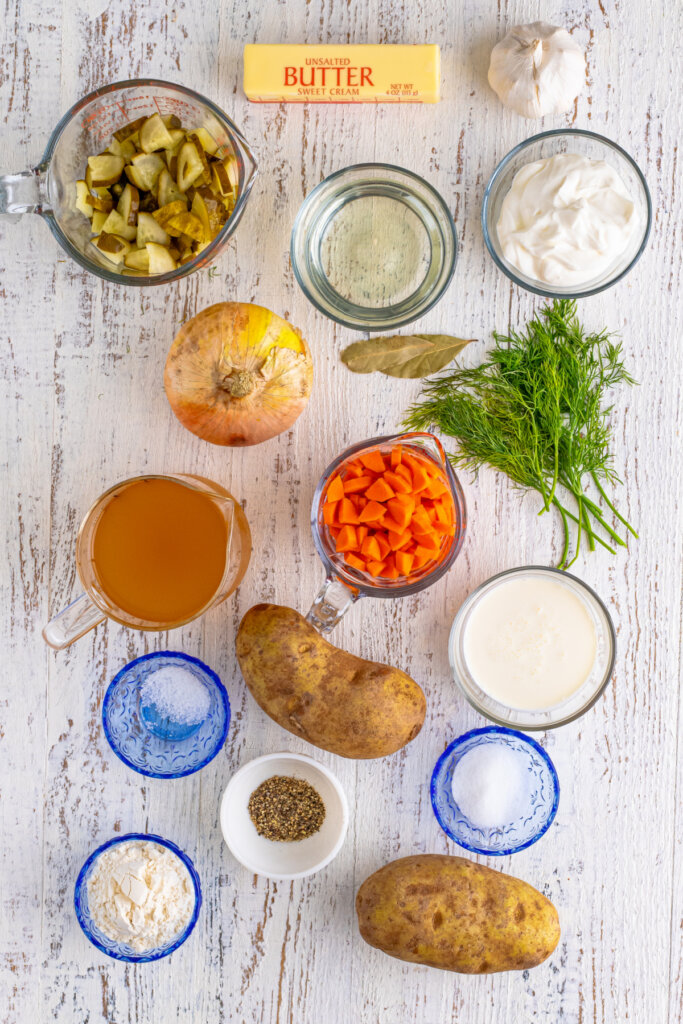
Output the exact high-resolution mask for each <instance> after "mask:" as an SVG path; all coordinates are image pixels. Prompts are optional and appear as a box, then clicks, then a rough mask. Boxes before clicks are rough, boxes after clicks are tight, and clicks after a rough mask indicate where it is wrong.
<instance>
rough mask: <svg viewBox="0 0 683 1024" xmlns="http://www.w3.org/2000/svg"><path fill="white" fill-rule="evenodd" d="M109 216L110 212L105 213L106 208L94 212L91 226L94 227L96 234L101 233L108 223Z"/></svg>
mask: <svg viewBox="0 0 683 1024" xmlns="http://www.w3.org/2000/svg"><path fill="white" fill-rule="evenodd" d="M108 216H109V214H108V213H105V212H104V210H95V211H94V212H93V215H92V225H91V227H92V230H93V231H94V232H95V234H96V235H99V233H100V231H101V230H102V228H103V227H104V225H105V224H106V223H107V217H108Z"/></svg>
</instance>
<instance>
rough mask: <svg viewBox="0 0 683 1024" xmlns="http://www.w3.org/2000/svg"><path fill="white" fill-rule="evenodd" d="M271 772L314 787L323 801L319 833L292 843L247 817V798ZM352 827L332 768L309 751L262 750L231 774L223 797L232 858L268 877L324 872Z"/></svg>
mask: <svg viewBox="0 0 683 1024" xmlns="http://www.w3.org/2000/svg"><path fill="white" fill-rule="evenodd" d="M273 775H290V776H292V777H293V778H295V779H303V780H304V781H305V782H308V783H310V784H311V786H314V787H315V789H317V791H318V793H319V794H320V796H321V798H322V800H323V803H324V804H325V820H324V821H323V824H322V826H321V828H320V831H319V832H316V833H315V834H314V835H312V836H309V838H308V839H301V840H299V841H298V842H294V843H280V842H276V841H274V840H272V839H265V838H264V837H263V836H260V835H259V834H258V832H257V831H256V828H255V826H254V823H253V822H252V820H251V818H250V817H249V810H248V803H249V797H250V796H251V794H252V793H253V792H254V790H255V789H256V787H257V786H260V785H261V783H262V782H265V780H266V779H269V778H271V776H273ZM348 826H349V805H348V802H347V800H346V794H345V793H344V790H343V789H342V788H341V785H340V783H339V780H338V779H337V778H336V777H335V776H334V775H333V774H332V772H331V771H330V770H329V768H325V766H324V765H322V764H319V763H318V762H317V761H314V760H313V758H312V757H307V756H306V755H305V754H289V753H284V752H283V753H280V754H264V755H263V757H257V758H255V759H254V760H253V761H249V762H248V763H247V764H245V765H242V767H241V768H240V769H239V771H237V772H236V773H235V775H233V777H232V778H231V779H230V782H229V783H228V785H227V787H226V789H225V792H224V793H223V799H222V800H221V830H222V832H223V838H224V839H225V842H226V843H227V845H228V849H229V850H230V852H231V853H232V855H233V857H235V859H236V860H238V861H239V862H240V864H242V865H244V867H245V868H248V869H249V871H253V872H255V874H257V875H265V876H266V877H267V878H276V879H292V878H305V877H306V875H313V874H315V872H316V871H320V869H321V868H324V867H325V866H326V865H327V864H329V863H330V861H331V860H333V859H334V858H335V857H336V856H337V854H338V853H339V851H340V849H341V847H342V843H343V842H344V838H345V836H346V830H347V828H348Z"/></svg>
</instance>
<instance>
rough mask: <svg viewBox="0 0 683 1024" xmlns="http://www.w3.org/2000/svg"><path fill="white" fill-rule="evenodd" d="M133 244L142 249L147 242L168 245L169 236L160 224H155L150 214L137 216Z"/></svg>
mask: <svg viewBox="0 0 683 1024" xmlns="http://www.w3.org/2000/svg"><path fill="white" fill-rule="evenodd" d="M137 232H138V233H137V236H136V239H135V244H136V245H137V247H138V249H142V248H143V247H144V246H145V245H147V242H156V243H157V244H158V245H168V243H169V241H170V236H169V235H168V233H167V232H166V231H164V229H163V228H162V226H161V224H157V222H156V221H155V219H154V217H153V216H152V214H151V213H139V214H138V228H137Z"/></svg>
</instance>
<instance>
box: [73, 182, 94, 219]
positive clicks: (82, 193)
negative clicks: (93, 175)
mask: <svg viewBox="0 0 683 1024" xmlns="http://www.w3.org/2000/svg"><path fill="white" fill-rule="evenodd" d="M89 195H90V189H89V188H88V184H87V182H85V181H77V182H76V209H77V210H79V211H80V213H84V214H85V216H86V217H88V218H90V217H92V213H93V207H92V203H89V202H88V197H89Z"/></svg>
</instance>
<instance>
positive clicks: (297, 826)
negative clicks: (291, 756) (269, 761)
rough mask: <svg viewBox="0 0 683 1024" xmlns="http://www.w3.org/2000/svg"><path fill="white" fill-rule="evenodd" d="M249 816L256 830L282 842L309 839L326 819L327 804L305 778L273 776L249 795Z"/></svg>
mask: <svg viewBox="0 0 683 1024" xmlns="http://www.w3.org/2000/svg"><path fill="white" fill-rule="evenodd" d="M248 807H249V815H250V817H251V820H252V821H253V822H254V825H255V826H256V831H257V832H258V834H259V835H260V836H264V837H265V838H266V839H274V840H275V841H276V842H280V843H293V842H298V841H299V840H300V839H308V837H309V836H312V835H313V834H314V833H315V832H317V831H318V830H319V829H320V826H321V825H322V823H323V821H324V820H325V804H324V803H323V801H322V798H321V796H320V794H319V793H318V791H317V789H314V788H313V786H311V784H310V783H309V782H306V781H305V780H304V779H294V778H292V777H291V776H289V775H273V776H272V777H271V778H270V779H266V780H265V782H262V783H261V785H260V786H258V787H257V788H256V789H255V790H254V792H253V793H252V794H251V796H250V797H249V804H248Z"/></svg>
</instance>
